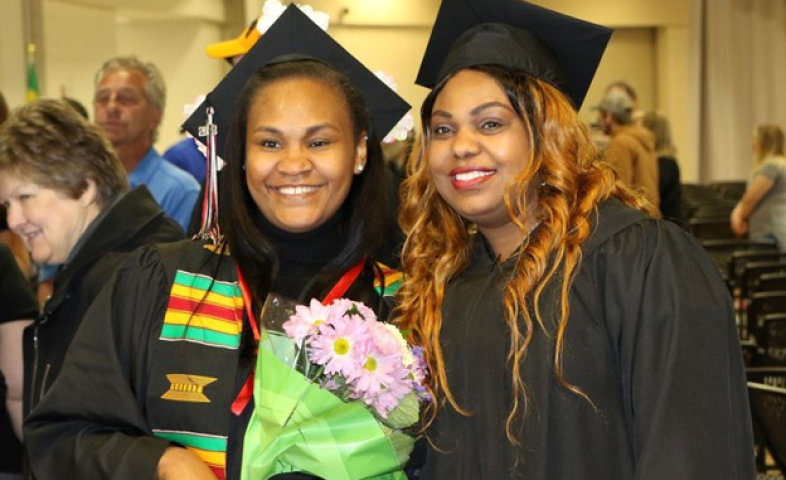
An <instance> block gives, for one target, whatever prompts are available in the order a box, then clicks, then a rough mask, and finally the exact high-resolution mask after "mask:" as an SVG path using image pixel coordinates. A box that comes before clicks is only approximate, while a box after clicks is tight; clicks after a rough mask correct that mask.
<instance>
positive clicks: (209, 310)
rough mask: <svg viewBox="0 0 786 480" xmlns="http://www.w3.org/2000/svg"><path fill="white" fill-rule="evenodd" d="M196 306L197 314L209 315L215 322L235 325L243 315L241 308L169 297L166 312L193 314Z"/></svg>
mask: <svg viewBox="0 0 786 480" xmlns="http://www.w3.org/2000/svg"><path fill="white" fill-rule="evenodd" d="M197 306H198V310H197V313H199V314H202V315H209V316H211V317H215V318H216V319H217V320H221V321H225V322H230V323H236V322H237V319H238V318H240V317H241V316H242V315H243V309H242V308H238V307H235V308H230V307H224V306H221V305H215V304H211V303H205V302H202V303H201V304H200V303H199V301H198V300H192V299H190V298H181V297H175V296H170V297H169V305H168V306H167V310H175V311H179V312H183V313H191V312H193V311H194V310H195V309H196V308H197Z"/></svg>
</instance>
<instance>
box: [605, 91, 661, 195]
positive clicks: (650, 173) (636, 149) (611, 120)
mask: <svg viewBox="0 0 786 480" xmlns="http://www.w3.org/2000/svg"><path fill="white" fill-rule="evenodd" d="M634 107H635V105H634V104H633V100H632V99H631V98H630V97H629V96H628V95H627V94H625V93H624V92H621V91H614V90H613V91H610V92H609V93H607V94H606V96H605V97H603V100H602V101H601V102H600V105H598V106H597V107H595V108H596V109H597V110H599V112H600V123H601V124H602V125H603V129H604V131H605V132H606V134H607V135H609V136H611V142H610V143H609V146H608V148H607V149H606V151H605V153H604V159H605V160H606V161H607V162H608V163H610V164H612V165H614V166H615V168H616V170H617V172H619V174H620V176H621V177H622V179H623V181H625V182H626V183H627V184H628V185H630V186H633V187H636V188H639V189H640V190H641V191H642V192H643V193H644V196H646V197H647V199H648V200H649V201H650V202H652V203H653V205H655V207H659V205H660V194H659V190H658V157H657V155H656V154H655V136H654V135H653V134H652V132H650V131H649V130H647V129H646V128H645V127H643V126H641V125H639V124H638V123H637V122H635V121H634V119H633V110H634Z"/></svg>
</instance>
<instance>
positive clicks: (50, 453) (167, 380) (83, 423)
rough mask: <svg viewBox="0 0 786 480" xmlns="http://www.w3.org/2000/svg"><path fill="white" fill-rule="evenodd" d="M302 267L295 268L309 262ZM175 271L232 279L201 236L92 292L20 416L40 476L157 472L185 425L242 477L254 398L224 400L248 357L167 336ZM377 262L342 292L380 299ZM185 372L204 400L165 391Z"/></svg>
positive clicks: (129, 477)
mask: <svg viewBox="0 0 786 480" xmlns="http://www.w3.org/2000/svg"><path fill="white" fill-rule="evenodd" d="M315 240H317V241H318V240H319V238H317V239H315ZM321 243H324V242H321ZM301 267H302V268H299V270H300V272H301V273H302V272H304V271H305V270H308V268H307V267H303V266H302V265H301ZM175 271H177V272H178V274H179V273H180V272H198V275H199V276H200V277H201V278H203V279H205V283H206V284H209V285H211V288H213V287H212V286H215V285H219V284H221V285H224V286H230V288H234V287H231V285H236V282H237V274H236V267H235V262H234V261H233V260H232V259H231V258H230V257H229V256H226V255H218V254H215V253H212V251H211V250H209V249H207V248H205V247H203V245H201V244H200V243H195V242H183V243H177V244H171V245H157V246H151V247H148V248H144V249H141V250H139V251H137V252H136V253H135V254H133V255H132V256H131V258H129V260H128V261H127V262H125V263H124V265H123V266H122V267H121V268H120V269H119V270H118V272H117V275H116V276H115V277H113V279H112V281H111V282H110V283H109V285H108V286H107V288H106V289H104V290H103V291H102V293H101V294H100V295H99V297H98V298H97V299H96V301H95V303H94V304H93V306H92V307H91V309H90V311H89V312H88V314H87V315H86V317H85V319H84V322H83V325H82V326H81V327H80V330H79V332H78V334H77V335H76V337H75V339H74V343H73V346H72V348H71V349H70V350H69V353H68V356H67V357H66V361H65V365H64V367H63V371H62V373H61V375H60V377H59V378H58V380H57V381H56V382H55V384H54V385H53V386H52V387H51V389H50V390H49V392H48V393H47V395H46V396H44V398H43V399H42V400H41V403H40V404H39V405H38V406H37V407H36V409H35V410H34V411H33V412H32V414H31V416H30V418H29V419H28V421H27V423H26V425H25V438H26V441H27V443H28V451H29V456H30V458H31V463H32V465H33V473H34V474H35V476H36V478H38V479H39V480H48V479H54V478H57V479H79V480H99V479H103V480H105V479H109V478H111V479H114V480H136V479H141V478H145V479H147V478H155V476H154V475H155V471H156V468H157V465H158V461H159V459H160V457H161V455H162V454H163V452H164V450H165V449H166V448H167V447H168V446H170V445H172V444H181V443H185V440H182V439H183V438H184V437H185V436H186V434H188V436H190V437H191V439H192V440H193V438H195V437H199V438H201V439H203V440H205V443H210V442H225V443H226V450H225V451H226V465H227V470H226V478H228V479H231V480H237V479H238V478H239V477H240V460H241V458H242V438H243V435H244V433H245V427H246V424H247V421H248V419H249V414H250V412H251V410H252V408H253V402H250V403H249V404H248V405H247V408H246V409H245V411H244V412H243V414H242V415H241V416H235V415H233V414H232V412H231V410H230V406H231V404H232V402H233V401H234V399H235V398H236V397H237V395H238V392H239V391H240V388H241V386H242V385H243V383H244V381H245V380H246V379H247V378H248V374H249V367H250V365H249V364H248V362H244V360H243V359H242V358H241V356H242V355H241V354H242V351H241V350H242V349H241V348H240V347H238V346H237V345H236V346H235V347H231V346H225V347H220V348H218V347H216V346H215V345H210V344H201V343H199V342H193V341H191V342H183V341H179V340H177V339H174V340H173V339H172V338H171V337H169V338H167V335H166V334H165V327H166V326H167V323H166V313H167V309H168V305H169V302H170V292H171V291H172V286H173V279H174V277H175V273H174V272H175ZM374 271H375V270H374V268H373V267H371V266H370V263H368V262H367V267H366V268H365V269H364V271H363V272H362V273H361V275H360V277H358V279H357V280H356V281H355V283H353V284H352V286H351V287H350V288H349V290H348V291H347V293H346V295H345V296H346V297H347V298H354V299H362V301H364V302H366V303H367V304H368V305H369V306H373V305H378V304H379V302H375V301H372V300H369V299H370V298H372V297H376V298H377V299H379V296H377V295H376V291H375V290H374V288H373V285H372V281H373V278H374V277H373V275H374ZM294 283H296V282H294ZM301 285H302V284H301ZM288 296H293V295H292V294H290V295H288ZM198 298H201V296H200V297H198ZM238 301H239V300H238ZM239 302H242V301H239ZM238 305H241V304H239V303H235V308H236V309H238V310H239V312H241V313H239V315H241V316H243V317H244V315H243V313H244V310H243V309H242V308H238ZM378 314H380V315H382V314H381V313H380V312H378ZM381 318H384V317H381ZM244 321H246V322H247V318H245V317H244ZM173 374H174V375H176V377H173V376H172V375H173ZM186 377H187V378H190V379H193V378H196V379H198V382H197V383H200V386H201V384H204V388H203V389H200V390H199V397H200V398H201V400H203V401H202V402H201V403H199V402H193V401H191V400H193V398H194V395H186V396H181V398H172V397H175V396H172V395H170V396H169V397H170V398H167V396H166V395H167V393H168V392H171V391H172V390H173V384H174V383H177V382H183V381H184V380H183V379H184V378H186ZM173 379H174V380H173ZM199 379H207V381H208V383H205V381H201V380H199ZM176 395H178V394H176ZM189 397H190V398H189ZM204 400H207V401H204ZM173 433H174V434H175V435H172V434H173ZM178 437H179V438H180V439H181V441H178V440H177V439H178ZM173 438H174V440H172V439H173ZM192 446H193V445H192ZM287 478H302V477H298V476H296V475H292V476H290V477H287ZM305 478H312V477H305Z"/></svg>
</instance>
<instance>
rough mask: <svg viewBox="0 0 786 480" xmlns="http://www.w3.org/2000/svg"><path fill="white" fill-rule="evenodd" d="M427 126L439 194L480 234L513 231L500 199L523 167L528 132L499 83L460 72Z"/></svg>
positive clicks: (437, 103)
mask: <svg viewBox="0 0 786 480" xmlns="http://www.w3.org/2000/svg"><path fill="white" fill-rule="evenodd" d="M428 128H429V131H430V132H431V136H430V139H429V143H428V147H427V148H428V151H427V154H428V160H429V163H428V169H429V172H430V174H431V177H432V179H433V182H434V185H435V186H436V189H437V191H438V192H439V194H440V196H441V197H442V198H443V199H444V200H445V201H446V202H447V203H448V204H449V205H450V206H451V207H452V208H453V209H454V210H456V212H458V213H459V215H461V216H462V217H464V218H465V219H467V220H468V221H470V222H474V223H476V224H477V226H478V229H479V230H480V231H481V232H482V233H484V234H487V233H490V232H492V231H494V230H496V229H500V228H502V229H513V230H517V227H515V226H514V225H513V223H512V221H511V218H510V214H509V213H508V210H507V208H506V207H505V198H504V195H505V187H507V186H508V185H509V184H510V182H511V181H513V179H514V177H515V176H516V175H518V174H519V173H521V172H522V171H523V170H524V169H525V167H526V166H527V162H528V159H529V156H530V144H529V140H528V139H529V133H528V130H527V126H526V125H525V123H524V121H523V120H522V119H521V118H520V117H519V116H518V115H517V114H516V111H515V110H514V109H513V106H512V105H511V104H510V101H509V100H508V97H507V95H506V94H505V92H504V91H503V90H502V88H501V87H500V85H499V84H498V83H497V82H496V81H495V80H494V79H493V78H492V77H490V76H488V75H487V74H485V73H481V72H478V71H473V70H462V71H460V72H459V73H457V74H456V75H455V76H454V77H453V78H451V79H450V80H448V82H447V84H446V85H445V86H444V87H443V89H442V91H441V92H440V93H439V95H438V96H437V98H436V100H435V102H434V106H433V108H432V111H431V119H430V124H429V127H428ZM487 236H488V235H487Z"/></svg>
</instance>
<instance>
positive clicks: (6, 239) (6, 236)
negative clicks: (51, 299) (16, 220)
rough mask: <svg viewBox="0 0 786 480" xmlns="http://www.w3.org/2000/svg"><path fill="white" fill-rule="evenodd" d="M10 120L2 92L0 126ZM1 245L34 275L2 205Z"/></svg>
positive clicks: (0, 216) (23, 245) (0, 214)
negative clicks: (6, 247) (5, 246)
mask: <svg viewBox="0 0 786 480" xmlns="http://www.w3.org/2000/svg"><path fill="white" fill-rule="evenodd" d="M7 118H8V104H7V103H6V101H5V97H4V96H3V92H0V125H2V124H3V122H5V121H6V119H7ZM0 243H4V244H5V245H7V246H8V248H9V249H11V253H12V254H13V255H14V258H15V259H16V262H17V264H18V265H19V268H20V269H21V270H22V272H23V273H24V274H25V276H26V277H30V276H31V275H32V274H33V268H32V267H33V265H32V263H31V262H30V252H28V251H27V249H26V248H25V244H24V242H22V239H21V238H19V236H18V235H16V234H15V233H13V232H11V231H10V230H8V224H7V223H6V212H5V206H3V205H0Z"/></svg>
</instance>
